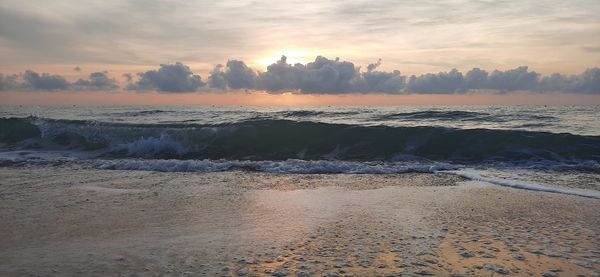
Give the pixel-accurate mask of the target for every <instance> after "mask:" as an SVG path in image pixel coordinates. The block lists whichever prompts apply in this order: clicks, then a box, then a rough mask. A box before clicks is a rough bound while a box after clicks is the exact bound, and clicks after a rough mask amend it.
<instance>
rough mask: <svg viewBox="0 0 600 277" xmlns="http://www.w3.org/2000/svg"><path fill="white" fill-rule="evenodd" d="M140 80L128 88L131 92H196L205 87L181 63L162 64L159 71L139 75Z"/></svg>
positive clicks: (197, 77) (200, 80) (198, 78)
mask: <svg viewBox="0 0 600 277" xmlns="http://www.w3.org/2000/svg"><path fill="white" fill-rule="evenodd" d="M138 77H139V80H138V81H137V82H132V83H130V84H129V85H128V86H127V89H129V90H157V91H159V92H194V91H197V90H198V89H200V88H201V87H203V86H205V85H206V83H204V82H202V79H201V78H200V76H199V75H194V73H193V72H192V71H191V70H190V68H189V67H188V66H187V65H184V64H182V63H180V62H178V63H175V64H161V65H160V68H159V69H158V70H150V71H146V72H143V73H138Z"/></svg>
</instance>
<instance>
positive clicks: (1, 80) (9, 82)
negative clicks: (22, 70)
mask: <svg viewBox="0 0 600 277" xmlns="http://www.w3.org/2000/svg"><path fill="white" fill-rule="evenodd" d="M18 77H19V76H17V75H16V74H13V75H4V74H0V91H5V90H12V89H17V88H18V87H19V83H18V82H17V79H18Z"/></svg>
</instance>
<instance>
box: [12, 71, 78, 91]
mask: <svg viewBox="0 0 600 277" xmlns="http://www.w3.org/2000/svg"><path fill="white" fill-rule="evenodd" d="M23 80H24V82H25V85H26V86H27V87H28V88H31V89H33V90H66V89H69V87H70V84H69V82H68V81H67V80H66V79H65V77H63V76H60V75H51V74H48V73H42V74H41V75H40V74H39V73H37V72H34V71H31V70H27V71H25V73H24V74H23Z"/></svg>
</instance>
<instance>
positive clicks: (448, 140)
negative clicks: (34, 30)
mask: <svg viewBox="0 0 600 277" xmlns="http://www.w3.org/2000/svg"><path fill="white" fill-rule="evenodd" d="M599 119H600V107H599V106H432V107H426V106H416V107H408V106H401V107H372V106H369V107H297V108H284V107H221V106H186V107H177V106H164V107H162V106H106V107H91V106H64V107H60V106H42V107H40V106H0V147H1V148H0V165H2V166H27V165H47V166H53V165H57V164H65V163H68V164H69V163H72V164H82V165H85V166H92V167H97V168H101V169H122V170H156V171H195V172H196V171H197V172H207V171H225V170H236V169H242V170H257V171H266V172H277V173H404V172H438V171H444V170H446V171H457V170H458V171H460V170H463V171H464V170H466V169H472V170H476V171H478V172H488V173H489V172H494V171H497V170H504V171H506V170H528V171H540V172H544V174H545V176H547V175H548V174H550V175H552V174H556V176H558V175H561V174H563V173H561V172H565V171H568V172H571V173H573V174H574V175H577V174H579V173H580V174H587V175H589V174H592V175H597V174H599V173H600V165H599V161H600V120H599ZM521 175H523V174H521ZM510 178H512V177H510ZM510 178H509V179H510ZM513 179H514V178H513ZM546 179H548V178H547V177H546ZM550 179H552V178H550Z"/></svg>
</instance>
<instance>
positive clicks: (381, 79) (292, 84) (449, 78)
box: [0, 56, 600, 94]
mask: <svg viewBox="0 0 600 277" xmlns="http://www.w3.org/2000/svg"><path fill="white" fill-rule="evenodd" d="M380 64H381V60H379V61H378V62H377V63H374V64H369V65H368V66H367V67H366V69H365V70H361V68H360V67H358V66H355V65H354V64H353V63H352V62H347V61H340V60H339V58H336V59H334V60H331V59H327V58H325V57H321V56H319V57H317V58H316V59H315V61H314V62H310V63H308V64H306V65H304V64H299V63H297V64H293V65H292V64H288V63H287V61H286V57H285V56H283V57H281V59H280V60H279V61H277V62H276V63H273V64H271V65H270V66H268V67H267V70H266V71H264V72H260V71H256V70H253V69H251V68H249V67H248V66H247V65H246V64H245V63H244V62H243V61H237V60H230V61H228V62H227V64H225V65H220V64H219V65H217V66H215V68H214V69H213V70H212V71H211V72H210V74H209V76H208V78H207V81H206V82H204V81H202V79H201V77H200V76H199V75H195V74H194V73H193V72H192V71H191V70H190V68H189V67H188V66H186V65H184V64H182V63H175V64H162V65H160V68H159V69H158V70H150V71H146V72H142V73H138V74H137V75H136V76H134V75H132V74H126V75H125V76H124V77H125V78H126V80H127V84H126V86H125V87H124V88H125V89H127V90H136V91H148V90H156V91H159V92H165V93H181V92H195V91H210V90H219V91H222V90H261V91H267V92H270V93H282V92H290V91H291V92H296V93H303V94H345V93H386V94H411V93H416V94H455V93H466V92H469V91H498V92H510V91H531V92H567V93H580V94H600V68H597V67H596V68H591V69H587V70H585V71H584V72H583V73H581V74H577V75H564V74H558V73H555V74H551V75H549V76H541V75H540V74H539V73H537V72H535V71H529V70H528V68H527V66H521V67H517V68H515V69H510V70H506V71H499V70H494V71H492V72H488V71H485V70H482V69H479V68H473V69H472V70H470V71H468V72H466V73H465V74H463V73H461V72H460V71H458V70H457V69H452V70H450V71H447V72H439V73H427V74H423V75H419V76H415V75H413V76H404V75H402V74H401V73H400V71H398V70H394V71H392V72H383V71H378V70H377V68H378V67H379V65H380ZM118 88H119V86H117V84H116V82H115V81H114V80H113V79H110V78H109V77H108V76H107V74H106V72H96V73H92V74H90V76H89V78H88V79H80V80H78V81H76V82H73V83H69V82H67V81H66V80H65V78H63V77H61V76H58V75H50V74H38V73H36V72H33V71H26V72H25V73H24V74H21V75H7V76H2V75H0V90H10V89H29V90H113V89H118Z"/></svg>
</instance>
